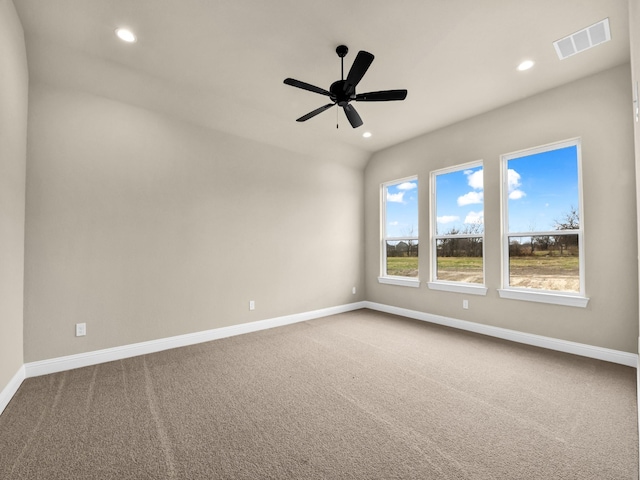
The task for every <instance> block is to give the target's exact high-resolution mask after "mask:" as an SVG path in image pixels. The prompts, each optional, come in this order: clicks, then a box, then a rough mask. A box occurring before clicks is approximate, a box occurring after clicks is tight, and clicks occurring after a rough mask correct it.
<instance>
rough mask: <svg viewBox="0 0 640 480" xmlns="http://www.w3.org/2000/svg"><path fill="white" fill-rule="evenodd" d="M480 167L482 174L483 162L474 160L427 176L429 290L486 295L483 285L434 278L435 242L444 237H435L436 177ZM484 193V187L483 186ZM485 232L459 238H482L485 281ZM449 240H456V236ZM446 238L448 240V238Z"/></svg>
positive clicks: (435, 267) (435, 268)
mask: <svg viewBox="0 0 640 480" xmlns="http://www.w3.org/2000/svg"><path fill="white" fill-rule="evenodd" d="M476 167H482V170H483V172H484V161H483V160H475V161H473V162H467V163H463V164H458V165H454V166H452V167H446V168H441V169H439V170H433V171H432V172H431V173H430V175H429V190H430V195H429V200H430V202H429V203H430V205H429V213H430V216H431V222H429V252H430V255H429V256H430V261H429V278H430V279H431V280H430V281H429V282H428V283H427V287H428V288H429V289H430V290H439V291H443V292H456V293H466V294H469V295H486V294H487V290H488V289H487V287H486V286H485V285H486V284H485V283H482V284H479V283H466V282H452V281H447V280H438V279H437V278H436V274H437V271H438V252H437V240H438V238H440V237H444V235H436V232H437V228H438V225H437V223H438V217H437V212H436V209H437V205H436V176H437V175H443V174H447V173H452V172H458V171H461V170H465V169H469V168H476ZM483 191H484V185H483ZM482 208H483V210H484V202H483V204H482ZM484 236H485V231H484V227H483V229H482V235H461V236H459V238H473V237H482V278H483V279H485V281H486V271H485V269H486V265H485V263H486V262H485V243H484ZM449 237H450V238H458V236H455V237H452V236H449ZM449 237H448V238H449Z"/></svg>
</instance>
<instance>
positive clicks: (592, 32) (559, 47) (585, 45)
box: [553, 18, 611, 60]
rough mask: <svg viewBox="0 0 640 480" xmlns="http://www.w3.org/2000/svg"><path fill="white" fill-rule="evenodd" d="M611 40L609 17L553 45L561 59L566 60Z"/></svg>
mask: <svg viewBox="0 0 640 480" xmlns="http://www.w3.org/2000/svg"><path fill="white" fill-rule="evenodd" d="M609 40H611V31H610V30H609V19H608V18H605V19H604V20H602V21H600V22H598V23H595V24H593V25H591V26H589V27H587V28H583V29H582V30H580V31H579V32H576V33H572V34H571V35H569V36H568V37H564V38H561V39H560V40H558V41H555V42H553V46H554V47H555V49H556V53H557V54H558V57H560V60H564V59H565V58H567V57H570V56H572V55H575V54H576V53H580V52H584V51H585V50H588V49H589V48H592V47H595V46H596V45H600V44H601V43H604V42H608V41H609Z"/></svg>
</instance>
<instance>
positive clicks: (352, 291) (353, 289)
mask: <svg viewBox="0 0 640 480" xmlns="http://www.w3.org/2000/svg"><path fill="white" fill-rule="evenodd" d="M351 293H352V294H354V295H355V294H356V287H353V288H352V289H351Z"/></svg>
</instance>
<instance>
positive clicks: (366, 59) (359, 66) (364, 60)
mask: <svg viewBox="0 0 640 480" xmlns="http://www.w3.org/2000/svg"><path fill="white" fill-rule="evenodd" d="M374 58H375V57H374V56H373V55H372V54H371V53H369V52H365V51H364V50H360V51H359V52H358V55H356V59H355V60H354V61H353V65H351V70H349V73H348V74H347V79H346V80H345V84H344V88H345V92H349V91H355V88H356V85H358V83H360V80H362V77H364V74H365V73H367V70H368V69H369V67H370V66H371V63H372V62H373V59H374Z"/></svg>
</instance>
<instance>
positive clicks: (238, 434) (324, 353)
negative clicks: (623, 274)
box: [0, 310, 638, 480]
mask: <svg viewBox="0 0 640 480" xmlns="http://www.w3.org/2000/svg"><path fill="white" fill-rule="evenodd" d="M636 409H637V407H636V371H635V369H633V368H629V367H624V366H621V365H615V364H611V363H607V362H602V361H598V360H592V359H587V358H582V357H577V356H572V355H568V354H563V353H558V352H552V351H548V350H543V349H538V348H535V347H529V346H525V345H519V344H514V343H510V342H507V341H502V340H498V339H494V338H489V337H485V336H482V335H476V334H472V333H467V332H461V331H456V330H453V329H449V328H446V327H440V326H437V325H431V324H427V323H423V322H419V321H414V320H410V319H406V318H401V317H396V316H393V315H387V314H383V313H379V312H373V311H369V310H358V311H354V312H349V313H345V314H340V315H335V316H331V317H325V318H321V319H316V320H311V321H307V322H303V323H298V324H294V325H290V326H286V327H280V328H276V329H271V330H264V331H260V332H255V333H250V334H246V335H240V336H236V337H231V338H226V339H221V340H216V341H213V342H208V343H203V344H199V345H194V346H190V347H185V348H179V349H173V350H167V351H164V352H160V353H155V354H150V355H145V356H140V357H135V358H130V359H125V360H121V361H115V362H110V363H105V364H101V365H96V366H93V367H86V368H80V369H76V370H71V371H66V372H61V373H56V374H51V375H46V376H41V377H36V378H29V379H27V380H25V382H24V383H23V384H22V386H21V387H20V389H19V390H18V392H17V394H16V395H15V396H14V398H13V399H12V401H11V402H10V403H9V405H8V406H7V408H6V410H5V411H4V413H3V414H2V415H0V478H2V479H11V480H18V479H29V480H31V479H47V480H57V479H64V480H70V479H71V480H74V479H82V480H84V479H88V480H91V479H118V480H120V479H137V480H139V479H189V480H194V479H545V480H549V479H576V480H578V479H579V480H585V479H594V480H596V479H597V480H607V479H633V480H637V478H638V433H637V425H638V423H637V421H638V419H637V410H636Z"/></svg>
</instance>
